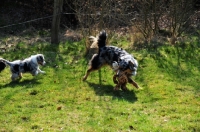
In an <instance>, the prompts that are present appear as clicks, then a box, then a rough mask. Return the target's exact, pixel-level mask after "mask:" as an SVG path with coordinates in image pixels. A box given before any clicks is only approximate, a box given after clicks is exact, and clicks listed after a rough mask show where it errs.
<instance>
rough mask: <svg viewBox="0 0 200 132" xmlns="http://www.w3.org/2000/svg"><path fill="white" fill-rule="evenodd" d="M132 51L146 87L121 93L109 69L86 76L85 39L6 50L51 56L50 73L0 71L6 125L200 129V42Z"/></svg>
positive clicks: (2, 127) (14, 55)
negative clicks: (12, 74)
mask: <svg viewBox="0 0 200 132" xmlns="http://www.w3.org/2000/svg"><path fill="white" fill-rule="evenodd" d="M123 43H124V42H123ZM120 46H122V47H123V45H120ZM27 48H28V50H27ZM128 51H129V52H130V53H132V54H134V56H135V57H136V58H137V59H138V61H139V69H138V74H137V76H136V77H133V79H135V80H136V82H138V84H139V85H140V87H141V89H139V90H137V89H135V88H133V87H132V86H131V85H128V89H129V90H128V91H126V92H123V91H113V87H114V83H113V82H112V75H113V72H112V70H111V69H110V68H109V67H104V68H102V69H101V72H98V71H97V72H93V73H91V75H90V76H89V77H88V79H87V81H85V82H83V81H82V76H83V75H84V73H85V71H86V69H87V63H88V60H87V59H85V58H84V53H85V51H84V43H83V41H81V42H66V43H61V44H60V45H50V44H48V43H37V44H35V45H32V46H31V45H30V46H27V45H25V44H20V48H19V49H18V50H16V51H14V52H12V51H9V52H7V53H3V54H0V56H1V57H3V58H5V59H8V60H15V59H21V58H24V57H28V56H30V55H31V54H36V53H43V54H44V55H45V58H46V62H47V64H46V66H44V67H41V69H42V70H44V71H46V74H45V75H42V74H40V75H38V76H36V77H32V76H31V75H30V74H24V77H23V78H22V79H21V80H19V81H17V82H10V78H9V77H10V73H9V68H8V67H7V68H6V70H4V71H3V72H2V73H0V75H1V76H0V80H1V81H0V91H1V92H0V108H1V114H0V122H1V124H0V131H74V132H75V131H77V132H78V131H92V132H95V131H97V132H99V131H200V127H199V126H200V124H199V122H200V114H199V113H200V86H199V81H200V80H199V75H200V72H199V71H200V66H199V64H200V62H199V61H200V60H199V58H200V55H199V53H200V50H199V40H198V39H197V40H195V41H194V42H187V43H185V45H182V44H179V45H177V46H168V45H165V46H162V47H158V48H156V49H155V50H146V49H143V50H140V51H132V50H130V49H129V50H128ZM99 76H101V84H100V83H99Z"/></svg>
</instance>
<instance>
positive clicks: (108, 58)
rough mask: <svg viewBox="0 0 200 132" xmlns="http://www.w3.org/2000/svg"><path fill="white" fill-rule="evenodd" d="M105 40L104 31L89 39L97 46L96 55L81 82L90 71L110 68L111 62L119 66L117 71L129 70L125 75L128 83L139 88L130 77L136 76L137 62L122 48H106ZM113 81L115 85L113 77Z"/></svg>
mask: <svg viewBox="0 0 200 132" xmlns="http://www.w3.org/2000/svg"><path fill="white" fill-rule="evenodd" d="M106 38H107V34H106V32H105V31H102V32H100V34H99V36H98V37H93V36H91V37H90V39H93V41H94V42H96V44H97V45H98V54H94V55H93V56H92V58H91V60H90V63H89V65H90V66H89V68H88V70H87V72H86V74H85V76H84V77H83V81H84V80H86V79H87V77H88V75H89V74H90V73H91V72H92V71H95V70H98V69H100V68H101V67H102V66H104V65H106V64H107V65H109V66H110V67H112V64H113V62H117V63H118V65H119V71H125V70H127V69H130V71H131V72H130V73H128V74H127V78H128V83H131V84H132V85H133V86H135V87H136V88H139V86H138V85H137V83H136V82H134V81H133V80H132V79H131V76H132V75H136V73H137V68H138V62H137V60H136V59H134V57H133V56H132V55H131V54H129V53H128V52H126V51H125V50H123V49H122V48H118V47H115V46H106ZM113 81H114V82H115V83H116V84H117V80H116V78H114V77H113Z"/></svg>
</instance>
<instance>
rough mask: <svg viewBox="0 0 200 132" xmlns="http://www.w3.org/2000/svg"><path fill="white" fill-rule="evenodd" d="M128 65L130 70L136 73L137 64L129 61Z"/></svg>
mask: <svg viewBox="0 0 200 132" xmlns="http://www.w3.org/2000/svg"><path fill="white" fill-rule="evenodd" d="M128 64H129V68H130V69H131V70H133V71H135V64H134V63H133V62H132V61H129V62H128Z"/></svg>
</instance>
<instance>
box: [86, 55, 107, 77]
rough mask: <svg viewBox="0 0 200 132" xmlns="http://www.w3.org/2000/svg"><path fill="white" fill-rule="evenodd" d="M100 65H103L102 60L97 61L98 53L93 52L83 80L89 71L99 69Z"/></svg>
mask: <svg viewBox="0 0 200 132" xmlns="http://www.w3.org/2000/svg"><path fill="white" fill-rule="evenodd" d="M102 66H103V62H100V61H99V55H98V54H94V55H93V56H92V59H91V60H90V67H89V68H88V70H87V72H86V74H85V76H84V77H83V81H85V80H86V79H87V77H88V75H89V74H90V73H91V72H93V71H96V70H98V69H100V68H101V67H102Z"/></svg>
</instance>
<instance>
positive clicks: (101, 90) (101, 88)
mask: <svg viewBox="0 0 200 132" xmlns="http://www.w3.org/2000/svg"><path fill="white" fill-rule="evenodd" d="M86 82H87V81H86ZM87 84H88V85H89V86H90V87H91V88H93V89H94V91H95V94H96V95H98V96H112V97H113V98H112V99H113V100H115V99H116V100H126V101H128V102H131V103H134V102H136V101H137V96H136V94H135V92H134V90H127V91H122V90H118V91H114V86H112V85H104V84H102V85H100V84H95V83H91V82H87Z"/></svg>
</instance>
